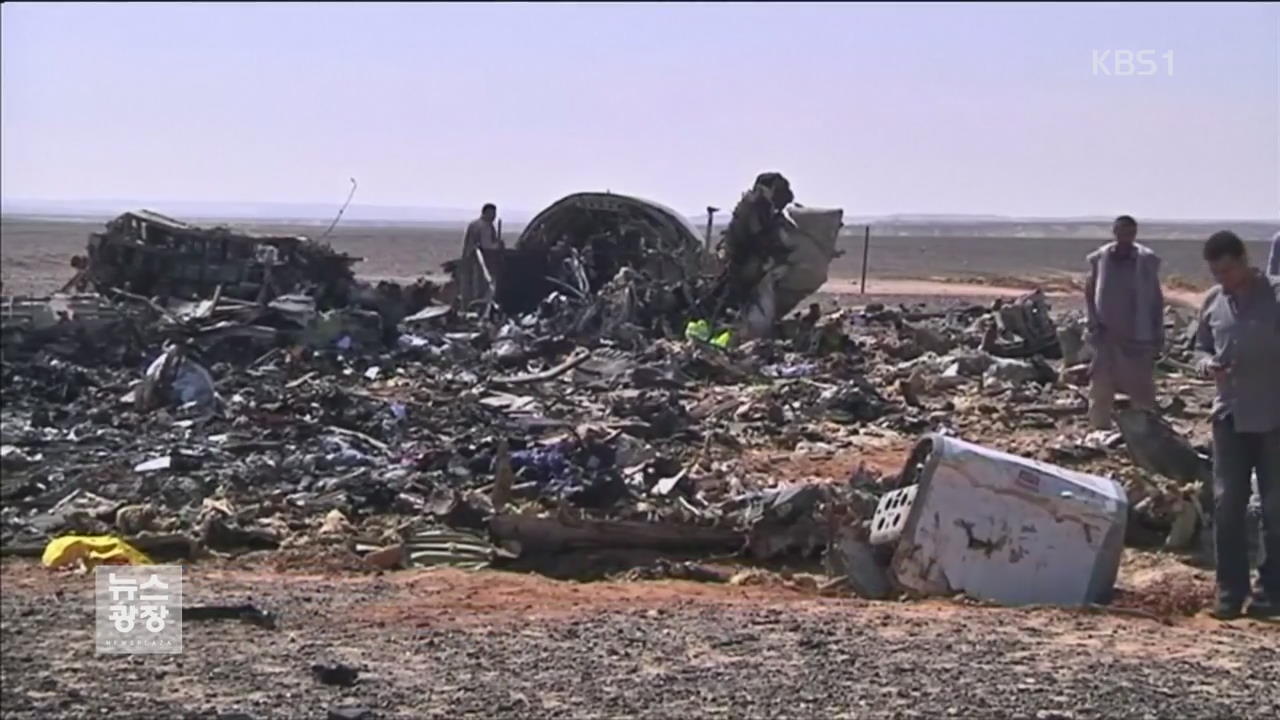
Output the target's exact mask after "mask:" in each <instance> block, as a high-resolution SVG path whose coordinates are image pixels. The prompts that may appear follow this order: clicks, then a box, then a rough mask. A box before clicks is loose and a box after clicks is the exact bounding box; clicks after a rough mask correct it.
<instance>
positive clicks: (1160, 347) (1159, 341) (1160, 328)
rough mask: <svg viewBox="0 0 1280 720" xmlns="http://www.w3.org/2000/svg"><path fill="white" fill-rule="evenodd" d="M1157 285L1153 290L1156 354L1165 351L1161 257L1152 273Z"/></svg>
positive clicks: (1154, 282)
mask: <svg viewBox="0 0 1280 720" xmlns="http://www.w3.org/2000/svg"><path fill="white" fill-rule="evenodd" d="M1151 275H1152V277H1153V278H1154V279H1153V280H1152V282H1153V284H1154V285H1155V287H1154V288H1153V289H1152V292H1153V293H1154V295H1155V298H1154V299H1155V309H1156V317H1155V323H1156V326H1155V334H1154V335H1153V337H1155V339H1156V355H1159V354H1160V353H1161V352H1163V351H1164V288H1163V287H1162V286H1161V285H1160V258H1156V267H1155V271H1154V272H1152V273H1151Z"/></svg>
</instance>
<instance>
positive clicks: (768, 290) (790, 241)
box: [740, 206, 844, 338]
mask: <svg viewBox="0 0 1280 720" xmlns="http://www.w3.org/2000/svg"><path fill="white" fill-rule="evenodd" d="M785 217H786V222H785V223H783V225H782V242H783V244H785V245H786V246H787V249H788V253H787V259H786V262H785V263H782V264H779V265H776V266H774V267H773V268H771V269H770V270H769V271H768V272H767V273H766V274H765V276H764V278H763V279H761V280H760V282H759V283H757V284H756V286H755V288H754V290H753V291H752V293H751V299H750V301H749V303H748V304H747V306H746V307H745V308H743V317H742V322H741V329H740V333H741V334H742V336H743V337H747V338H754V337H763V336H765V335H767V334H768V333H769V331H770V329H771V328H773V326H774V324H775V323H777V321H778V320H779V319H781V318H782V317H783V316H785V315H786V314H787V313H789V312H791V311H792V310H793V309H795V307H796V306H797V305H799V304H800V302H801V301H803V300H804V299H805V298H807V297H809V296H810V295H812V294H813V293H815V292H817V291H818V289H819V288H821V287H822V286H823V284H824V283H826V282H827V272H828V269H829V268H830V267H831V261H832V260H833V259H835V257H836V249H835V246H836V241H837V240H838V239H839V236H840V228H841V227H842V226H843V223H844V220H843V219H844V211H843V210H840V209H838V208H834V209H832V208H810V207H799V206H794V207H789V208H787V210H786V213H785Z"/></svg>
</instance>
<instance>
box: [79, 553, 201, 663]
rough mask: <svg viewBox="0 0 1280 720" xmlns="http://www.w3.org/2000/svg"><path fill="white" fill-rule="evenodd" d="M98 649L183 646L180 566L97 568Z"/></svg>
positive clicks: (166, 650)
mask: <svg viewBox="0 0 1280 720" xmlns="http://www.w3.org/2000/svg"><path fill="white" fill-rule="evenodd" d="M93 572H94V590H95V592H94V599H95V601H96V607H95V616H96V623H95V633H94V639H95V643H96V647H97V651H98V652H99V653H113V654H132V653H158V654H176V653H180V652H182V567H181V566H178V565H137V566H130V565H123V566H122V565H99V566H98V567H96V568H94V571H93Z"/></svg>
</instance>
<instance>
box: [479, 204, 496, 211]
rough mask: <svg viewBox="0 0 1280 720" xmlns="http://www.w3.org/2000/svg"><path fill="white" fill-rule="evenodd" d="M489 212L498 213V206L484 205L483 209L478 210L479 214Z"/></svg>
mask: <svg viewBox="0 0 1280 720" xmlns="http://www.w3.org/2000/svg"><path fill="white" fill-rule="evenodd" d="M490 210H492V211H494V212H498V206H497V205H494V204H493V203H485V204H484V207H482V208H480V212H488V211H490Z"/></svg>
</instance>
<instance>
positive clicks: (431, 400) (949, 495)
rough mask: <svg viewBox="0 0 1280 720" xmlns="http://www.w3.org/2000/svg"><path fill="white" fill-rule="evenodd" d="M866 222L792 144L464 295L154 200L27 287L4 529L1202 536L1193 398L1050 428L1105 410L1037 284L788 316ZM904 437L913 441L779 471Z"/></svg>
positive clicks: (518, 552)
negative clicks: (56, 275) (911, 304)
mask: <svg viewBox="0 0 1280 720" xmlns="http://www.w3.org/2000/svg"><path fill="white" fill-rule="evenodd" d="M841 223H842V211H840V210H829V209H816V208H808V207H804V206H801V205H799V204H797V203H796V202H795V196H794V194H793V191H792V188H791V186H790V183H789V182H788V181H787V179H786V178H785V177H783V176H782V175H780V174H777V173H765V174H762V175H760V176H759V177H758V178H757V179H756V181H755V182H754V183H753V184H752V186H751V187H750V188H749V189H748V190H747V191H746V192H745V193H744V194H743V196H742V198H741V200H740V202H739V203H738V205H737V206H736V207H735V208H734V210H733V212H732V215H731V218H730V221H729V223H728V226H727V229H726V230H725V231H724V232H723V234H722V236H721V237H720V240H719V243H718V245H717V246H716V247H714V248H713V247H710V244H711V243H710V233H708V236H707V237H706V238H704V239H699V236H698V232H697V231H696V230H695V229H694V228H693V227H692V226H691V225H690V224H689V223H688V221H687V220H685V219H684V218H683V217H681V216H680V215H679V214H677V213H675V212H673V211H672V210H670V209H668V208H665V207H663V206H661V205H658V204H656V203H652V202H648V201H644V200H639V199H636V198H632V197H627V196H622V195H614V194H609V193H577V194H574V195H570V196H568V197H565V198H563V199H561V200H559V201H557V202H556V203H554V204H552V205H551V206H550V207H548V208H547V209H545V210H544V211H542V212H541V213H539V214H538V215H537V216H536V217H535V218H534V219H533V220H532V221H531V222H530V223H529V224H528V225H527V226H526V227H525V228H524V230H523V231H522V232H521V234H520V236H519V238H518V240H517V241H516V242H515V243H514V245H513V247H511V248H509V249H505V250H503V251H501V253H500V255H499V256H498V257H497V258H496V260H497V261H496V262H494V263H493V267H492V268H488V267H486V271H487V272H489V274H490V277H491V278H492V280H493V282H492V283H491V284H490V286H489V290H488V294H487V296H485V297H480V298H456V297H455V296H456V294H457V291H456V289H455V287H454V285H455V284H454V283H449V284H445V285H440V284H437V283H433V282H430V281H428V280H425V279H424V280H420V281H418V282H416V283H413V284H411V285H408V286H402V285H398V284H394V283H379V284H376V285H370V284H368V283H364V282H361V281H360V280H358V279H357V278H356V276H355V273H354V266H355V264H356V262H357V261H358V259H357V258H353V257H349V256H346V255H344V254H341V253H339V252H336V251H334V250H333V249H332V248H330V247H329V246H327V245H325V244H323V243H321V242H316V241H312V240H309V239H307V238H302V237H292V236H272V235H253V234H247V233H242V232H238V231H232V230H230V229H227V228H212V229H206V228H199V227H195V226H192V225H188V224H186V223H182V222H180V221H177V220H173V219H170V218H166V217H164V216H161V215H157V214H155V213H149V212H137V213H126V214H125V215H122V216H120V217H119V218H116V219H115V220H113V221H111V222H110V223H108V224H107V228H106V230H105V231H104V232H102V233H95V234H94V235H93V236H92V237H91V238H90V241H89V251H88V255H87V257H85V258H78V259H76V261H75V262H74V265H75V267H76V269H77V274H76V277H75V278H74V279H73V280H72V281H71V282H70V283H68V287H67V288H66V290H68V291H74V292H67V293H62V294H58V295H56V296H54V297H51V298H5V299H4V304H3V308H0V312H2V315H0V319H2V320H3V333H4V343H3V355H4V357H3V400H4V408H3V415H2V427H3V436H4V441H3V453H2V454H3V467H4V474H3V482H2V492H0V499H2V500H3V504H2V506H0V550H2V551H3V552H4V553H6V554H32V555H40V554H41V553H42V552H45V549H46V545H47V544H48V543H49V541H50V539H51V538H64V539H65V538H68V537H70V536H76V537H80V536H84V537H86V538H96V540H92V541H91V540H85V541H84V543H82V544H81V545H80V546H79V547H85V548H94V547H97V548H101V547H105V546H104V545H102V543H115V542H119V543H128V544H129V545H130V546H131V547H132V548H135V549H136V551H137V552H138V553H145V554H146V555H147V556H149V557H151V558H155V559H163V558H187V559H194V558H196V557H199V556H202V555H207V554H210V553H212V554H237V553H243V552H250V551H256V550H273V551H279V552H292V551H302V550H305V549H307V548H316V547H320V548H327V549H329V550H331V551H333V552H335V553H338V554H339V555H340V556H341V557H343V558H347V559H349V560H350V561H351V562H352V564H353V567H367V566H369V565H375V566H378V567H384V568H390V567H406V566H407V567H413V566H421V565H431V564H441V563H447V564H456V565H469V566H476V565H485V564H493V565H504V566H508V567H516V568H519V567H529V568H537V569H540V570H542V571H545V572H556V573H564V574H569V575H575V576H579V577H582V576H584V575H591V574H592V573H604V574H610V573H615V572H625V573H629V574H630V576H633V577H636V578H646V577H656V576H676V577H699V578H704V579H705V578H707V577H714V576H715V573H714V572H713V571H711V570H707V569H706V568H704V567H702V566H700V565H699V564H698V560H699V559H702V558H706V557H707V556H709V555H717V556H723V555H725V554H737V555H739V556H742V557H745V558H749V559H751V560H754V561H759V562H770V561H779V560H783V559H787V560H788V561H813V562H819V563H822V567H823V568H825V569H824V570H823V572H824V573H825V574H826V575H827V576H829V580H828V581H826V583H827V584H824V587H827V588H828V589H831V588H835V587H837V586H839V587H843V588H846V589H849V590H853V591H855V592H857V593H859V594H861V595H865V596H868V597H886V596H888V595H890V594H892V593H895V592H897V593H908V594H937V593H943V594H946V593H956V592H966V593H969V594H973V595H976V596H980V597H984V598H987V599H990V600H994V601H998V602H1009V603H1024V602H1057V603H1063V604H1087V603H1092V602H1098V601H1103V600H1106V599H1107V598H1108V597H1109V595H1110V593H1111V590H1112V585H1113V583H1114V580H1115V577H1116V569H1117V566H1118V562H1119V553H1120V550H1121V547H1122V546H1123V544H1124V543H1125V542H1131V543H1132V542H1138V543H1151V542H1155V543H1163V542H1168V543H1169V544H1170V545H1171V546H1172V545H1178V546H1186V545H1188V544H1190V543H1191V542H1192V541H1193V540H1194V538H1195V537H1197V536H1199V537H1203V536H1204V535H1205V533H1203V532H1197V531H1198V530H1199V529H1201V528H1202V527H1203V525H1204V520H1205V519H1206V518H1207V517H1208V516H1209V514H1208V513H1207V512H1206V511H1205V509H1204V507H1203V502H1202V500H1201V496H1200V495H1199V494H1198V488H1201V487H1203V483H1204V476H1203V465H1202V463H1203V462H1204V461H1205V459H1204V455H1203V453H1202V452H1200V450H1201V449H1200V448H1193V447H1192V446H1191V445H1189V444H1188V443H1187V442H1186V441H1185V440H1183V439H1182V438H1181V436H1180V433H1178V432H1177V431H1176V430H1175V429H1174V428H1173V427H1171V426H1170V425H1168V424H1167V423H1165V422H1164V421H1162V420H1160V419H1159V418H1154V417H1153V418H1147V417H1145V416H1143V417H1130V418H1128V419H1127V420H1126V421H1125V422H1122V424H1121V427H1122V428H1123V429H1125V433H1124V435H1123V437H1120V436H1117V437H1098V438H1091V439H1089V441H1088V442H1080V441H1075V440H1070V439H1068V438H1066V437H1062V436H1054V435H1053V434H1052V433H1053V432H1055V430H1054V429H1055V428H1058V427H1069V426H1071V425H1073V424H1079V423H1081V422H1082V418H1083V415H1084V407H1083V405H1082V404H1081V403H1080V402H1079V395H1078V392H1077V390H1076V389H1075V388H1074V387H1073V386H1072V383H1073V381H1072V378H1073V377H1076V376H1077V375H1078V374H1079V369H1080V367H1081V363H1082V362H1084V361H1085V358H1082V357H1081V353H1082V352H1083V351H1082V350H1081V348H1080V343H1079V333H1080V328H1079V324H1078V323H1077V322H1075V321H1074V320H1073V319H1071V318H1066V319H1065V320H1059V321H1055V320H1054V319H1053V318H1051V317H1050V315H1049V308H1048V305H1047V302H1046V301H1045V299H1044V296H1043V295H1042V294H1040V293H1030V294H1028V296H1027V297H1025V298H1021V299H1019V300H1018V301H1016V302H1013V303H1000V304H997V306H996V307H981V306H964V307H958V308H950V309H947V310H943V311H936V310H931V309H928V308H925V307H915V308H908V307H900V308H890V307H885V306H882V305H868V306H865V307H862V308H844V309H837V310H834V311H831V312H825V313H824V312H821V311H820V309H819V308H818V306H817V305H811V306H809V308H808V309H807V312H803V313H793V312H792V311H793V310H795V309H796V308H798V307H799V306H800V305H801V304H802V303H803V302H804V301H805V300H806V298H808V297H809V296H811V295H812V294H813V293H814V292H816V291H817V290H818V289H819V288H820V287H821V286H822V285H823V283H824V282H825V281H826V280H827V273H828V267H829V265H830V263H831V261H832V259H833V258H834V257H835V256H836V255H837V252H838V251H837V250H836V240H837V238H838V236H839V232H840V227H841ZM460 262H461V261H453V262H451V263H447V264H446V266H447V267H446V269H447V270H449V271H451V272H455V273H456V272H457V270H458V268H459V264H460ZM90 291H93V292H90ZM455 299H456V300H458V302H456V303H455V302H451V300H455ZM1173 321H1174V320H1173V319H1171V322H1173ZM1173 335H1175V334H1174V333H1171V336H1173ZM1180 352H1182V351H1181V350H1180V349H1179V348H1177V347H1171V348H1170V350H1169V353H1168V356H1167V361H1168V362H1169V363H1172V365H1171V366H1172V367H1175V368H1176V367H1177V363H1178V360H1177V358H1178V357H1179V355H1178V353H1180ZM1206 402H1207V401H1206ZM1206 407H1207V406H1206ZM1178 410H1179V411H1181V412H1183V413H1187V414H1191V413H1193V412H1195V408H1192V407H1189V406H1186V405H1185V404H1184V406H1182V407H1180V408H1178ZM1037 433H1038V434H1037ZM1046 433H1048V434H1046ZM961 434H963V435H964V436H966V437H968V438H970V439H987V440H988V442H989V443H991V444H998V445H1000V446H1001V449H1002V450H1003V451H1006V452H1000V451H996V450H992V449H990V448H988V447H983V446H982V445H978V444H973V443H968V442H964V441H961V440H959V439H958V437H957V436H958V435H961ZM1024 434H1025V438H1026V439H1025V442H1023V444H1022V445H1019V444H1018V443H1019V442H1022V441H1021V440H1019V438H1020V437H1022V436H1023V435H1024ZM894 443H896V445H895V446H896V447H900V448H902V449H903V450H904V451H910V452H907V453H906V460H905V462H904V464H903V467H902V469H901V470H900V471H899V472H897V473H893V472H889V473H884V472H882V471H880V470H878V469H876V468H875V467H869V466H867V465H865V464H863V463H860V462H857V463H854V462H852V461H850V462H849V465H850V468H849V469H848V470H847V471H842V472H847V473H848V474H847V475H846V476H843V477H838V478H832V477H825V478H823V477H803V476H793V475H792V474H791V473H786V472H783V471H782V470H781V469H780V468H779V464H780V463H782V464H785V463H787V462H789V461H790V459H792V458H795V457H803V458H812V457H819V458H828V459H832V458H836V457H846V456H848V457H855V456H856V455H857V454H858V453H859V452H861V451H862V450H864V449H866V448H868V447H885V446H886V444H890V445H893V444H894ZM913 445H914V450H912V446H913ZM1123 445H1127V446H1128V449H1129V452H1130V454H1132V455H1133V456H1134V457H1135V459H1137V462H1136V465H1135V463H1132V462H1129V461H1127V460H1124V459H1123V458H1119V457H1118V456H1117V455H1116V453H1115V452H1114V451H1115V449H1116V448H1118V447H1121V446H1123ZM1028 457H1034V458H1035V460H1031V459H1027V458H1028ZM1046 461H1048V462H1046ZM1050 463H1058V464H1050ZM1065 465H1069V466H1071V467H1070V469H1068V468H1066V467H1063V466H1065ZM1113 477H1119V478H1120V480H1119V481H1117V480H1115V479H1111V478H1113ZM974 478H977V479H978V480H979V481H977V482H975V481H973V479H974ZM1063 518H1073V519H1072V520H1071V521H1070V522H1066V523H1064V522H1063ZM944 520H945V522H944ZM104 538H105V539H104ZM95 542H96V543H98V544H96V545H95V544H94V543H95ZM63 546H66V543H63V545H62V546H60V547H63ZM85 552H90V551H88V550H86V551H85ZM103 552H108V551H103ZM584 553H585V554H586V555H585V556H589V558H590V560H589V562H588V560H584V559H583V558H584V557H585V556H584ZM129 557H135V555H129ZM46 561H49V558H48V556H47V554H46ZM61 562H62V560H61V559H58V560H56V561H50V564H58V563H61ZM584 563H587V564H589V565H591V568H592V569H591V570H590V571H587V570H584Z"/></svg>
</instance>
